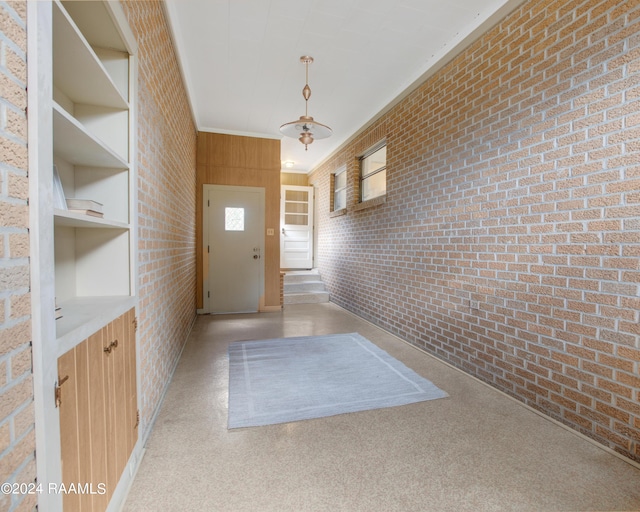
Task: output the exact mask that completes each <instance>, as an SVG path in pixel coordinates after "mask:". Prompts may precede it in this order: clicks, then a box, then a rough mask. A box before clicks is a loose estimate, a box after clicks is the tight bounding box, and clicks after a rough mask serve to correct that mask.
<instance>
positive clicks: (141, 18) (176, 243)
mask: <svg viewBox="0 0 640 512" xmlns="http://www.w3.org/2000/svg"><path fill="white" fill-rule="evenodd" d="M122 6H123V8H124V11H125V14H126V16H127V18H128V21H129V24H130V26H131V29H132V31H133V33H134V35H135V37H136V40H137V42H138V98H137V99H138V109H137V115H138V119H137V122H138V139H137V144H138V148H137V149H138V153H137V171H138V216H139V217H138V220H139V227H138V258H139V268H138V282H139V297H140V305H139V308H138V333H137V336H138V343H139V345H140V358H141V361H140V372H141V376H140V378H141V381H142V396H141V397H140V406H141V411H140V412H141V424H142V430H141V432H142V434H143V436H144V435H146V434H147V433H148V427H149V423H150V421H151V420H152V418H153V415H154V414H155V412H156V409H157V408H158V406H159V404H160V400H161V398H162V395H163V393H164V390H165V388H166V386H167V384H168V383H169V378H170V377H171V374H172V372H173V369H174V368H175V365H176V363H177V361H178V357H179V355H180V352H181V350H182V347H183V346H184V343H185V342H186V339H187V334H188V333H189V330H190V328H191V325H192V323H193V320H194V319H195V314H196V303H195V300H196V288H195V286H196V281H195V279H196V254H195V221H196V217H195V200H196V193H195V190H196V189H195V187H196V135H197V132H196V127H195V125H194V122H193V120H192V116H191V110H190V107H189V103H188V99H187V94H186V90H185V87H184V84H183V82H182V77H181V74H180V69H179V66H178V61H177V59H176V55H175V50H174V48H173V43H172V40H171V37H170V31H169V26H168V24H167V20H166V18H165V13H164V8H163V2H160V1H145V2H130V1H126V2H123V3H122Z"/></svg>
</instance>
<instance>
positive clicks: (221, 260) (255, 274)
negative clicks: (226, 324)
mask: <svg viewBox="0 0 640 512" xmlns="http://www.w3.org/2000/svg"><path fill="white" fill-rule="evenodd" d="M203 196H204V199H205V205H204V206H205V210H204V211H205V220H206V222H205V223H204V224H208V226H207V225H205V226H203V227H204V228H205V230H206V231H205V243H206V247H205V250H206V251H207V253H208V256H209V265H208V283H207V282H206V281H207V279H206V277H205V302H207V301H208V304H209V308H208V309H209V312H210V313H249V312H256V311H258V310H259V307H260V297H261V295H262V294H263V290H264V283H263V281H264V279H263V276H264V260H263V257H262V256H263V252H264V251H263V247H264V204H265V200H264V197H265V194H264V189H263V188H255V187H230V186H223V185H207V186H205V193H204V194H203ZM207 235H208V236H207ZM207 284H208V289H206V288H207V286H206V285H207Z"/></svg>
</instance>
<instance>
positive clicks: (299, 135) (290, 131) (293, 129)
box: [280, 55, 332, 151]
mask: <svg viewBox="0 0 640 512" xmlns="http://www.w3.org/2000/svg"><path fill="white" fill-rule="evenodd" d="M300 62H302V63H303V64H304V65H305V68H306V84H305V86H304V88H303V89H302V97H303V98H304V102H305V103H304V115H303V116H300V119H297V120H296V121H291V122H290V123H285V124H283V125H282V126H281V127H280V132H282V134H283V135H285V136H286V137H292V138H296V139H298V140H299V141H300V142H301V143H302V144H304V150H305V151H306V150H307V146H308V145H309V144H311V143H312V142H313V141H314V140H315V139H326V138H327V137H330V136H331V133H332V132H331V128H329V127H328V126H326V125H324V124H322V123H318V122H317V121H315V120H314V119H313V117H311V116H310V115H309V111H308V103H309V98H310V97H311V87H309V64H311V63H312V62H313V57H309V56H307V55H304V56H302V57H300Z"/></svg>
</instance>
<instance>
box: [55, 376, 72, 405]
mask: <svg viewBox="0 0 640 512" xmlns="http://www.w3.org/2000/svg"><path fill="white" fill-rule="evenodd" d="M68 380H69V376H68V375H65V376H64V377H62V378H61V379H58V384H56V390H55V400H56V407H60V405H62V389H60V386H62V385H63V384H64V383H65V382H67V381H68Z"/></svg>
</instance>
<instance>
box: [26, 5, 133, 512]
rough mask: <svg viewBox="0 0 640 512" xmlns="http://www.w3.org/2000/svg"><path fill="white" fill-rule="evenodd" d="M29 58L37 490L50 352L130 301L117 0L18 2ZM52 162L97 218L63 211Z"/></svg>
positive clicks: (52, 417) (45, 436)
mask: <svg viewBox="0 0 640 512" xmlns="http://www.w3.org/2000/svg"><path fill="white" fill-rule="evenodd" d="M27 54H28V59H27V67H28V73H27V77H28V83H27V103H28V111H27V119H28V126H29V135H28V136H29V139H28V142H29V147H28V150H29V184H30V185H29V186H30V190H29V229H30V251H31V255H30V256H31V259H30V271H31V281H30V289H31V298H32V315H31V324H32V340H33V341H32V347H33V348H32V354H33V389H34V410H35V425H36V426H35V436H36V452H37V457H36V466H37V477H38V481H39V482H41V483H43V486H46V485H47V483H51V482H61V477H62V462H61V434H64V435H67V434H65V433H63V432H61V427H60V414H59V408H58V407H57V405H56V401H55V400H54V397H55V391H56V388H57V386H58V385H59V384H60V383H62V382H64V381H65V379H64V375H60V374H59V371H60V369H59V366H58V361H59V359H60V358H61V356H63V355H64V354H65V353H68V352H69V351H70V350H71V349H73V348H74V347H77V346H79V345H80V344H81V343H82V342H83V341H84V340H86V339H87V338H89V337H90V336H92V335H93V334H94V333H97V332H99V331H101V330H104V329H105V326H108V325H109V324H112V323H113V322H114V321H115V320H116V319H118V318H119V317H121V316H122V315H123V314H125V313H127V312H129V311H130V310H131V309H132V308H135V307H136V305H137V304H136V265H137V260H136V214H135V211H136V210H135V202H136V189H135V158H136V157H135V155H136V145H135V111H136V108H135V100H136V95H137V91H136V62H135V61H136V54H137V47H136V41H135V37H134V35H133V32H132V31H131V29H130V27H129V25H128V23H127V20H126V16H125V13H124V10H123V7H122V5H121V4H120V2H119V1H117V0H114V1H98V0H87V1H78V0H73V1H61V0H40V1H37V2H27ZM54 167H55V169H56V170H57V174H58V176H59V182H60V183H61V185H62V188H63V191H64V196H66V197H67V198H77V199H88V200H91V201H94V202H96V203H101V205H102V207H101V209H102V216H92V215H87V214H86V213H79V212H77V211H72V210H69V209H66V207H65V204H64V200H61V199H60V196H59V195H57V194H56V190H59V189H56V179H55V178H54V175H55V173H54ZM55 306H59V307H60V313H61V314H62V317H61V318H59V319H57V320H56V316H57V314H58V313H56V310H55ZM136 351H137V347H136ZM138 360H139V359H138ZM136 386H137V387H138V388H139V386H140V383H139V380H138V381H137V384H136ZM61 389H63V390H64V384H61ZM67 396H68V395H67ZM140 454H141V444H140V443H137V444H136V446H135V448H134V450H133V453H132V455H131V459H130V460H129V461H128V465H129V469H127V470H125V471H124V472H123V473H122V477H121V479H120V481H119V482H115V483H114V484H117V485H116V488H115V489H114V490H113V495H112V496H113V498H112V499H111V502H110V503H109V507H108V508H107V510H108V511H111V510H119V506H120V505H121V503H122V500H123V499H124V496H125V494H126V489H127V487H128V485H129V483H130V481H131V477H132V476H131V475H133V473H134V472H135V465H136V464H137V462H138V461H139V460H140ZM38 507H39V509H40V508H41V509H42V510H61V509H62V496H61V495H58V494H55V493H41V494H39V496H38Z"/></svg>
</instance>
